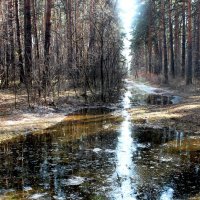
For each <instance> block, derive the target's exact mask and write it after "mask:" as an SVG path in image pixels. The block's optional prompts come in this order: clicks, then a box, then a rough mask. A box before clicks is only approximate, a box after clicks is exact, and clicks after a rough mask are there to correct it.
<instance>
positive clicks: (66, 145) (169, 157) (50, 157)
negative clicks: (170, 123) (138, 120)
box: [0, 88, 200, 200]
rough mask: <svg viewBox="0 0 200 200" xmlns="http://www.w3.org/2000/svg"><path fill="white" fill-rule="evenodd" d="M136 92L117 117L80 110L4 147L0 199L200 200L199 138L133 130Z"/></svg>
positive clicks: (101, 111)
mask: <svg viewBox="0 0 200 200" xmlns="http://www.w3.org/2000/svg"><path fill="white" fill-rule="evenodd" d="M131 90H132V88H128V90H127V92H126V94H125V96H124V98H123V101H122V104H123V109H122V110H121V111H118V112H117V114H116V113H115V112H113V110H110V109H108V108H100V109H98V108H95V109H82V110H80V111H78V112H76V113H74V114H71V115H69V116H67V117H66V119H65V121H63V122H62V123H60V124H58V125H56V126H54V127H51V128H49V129H47V130H44V131H43V134H38V133H35V134H34V133H33V135H27V136H26V137H25V138H21V139H18V140H15V141H12V142H8V143H5V144H2V145H1V146H0V199H1V200H4V199H6V200H9V199H47V200H48V199H58V200H62V199H63V200H64V199H71V200H79V199H84V200H105V199H109V200H133V199H142V200H143V199H152V200H153V199H160V200H168V199H190V198H192V197H195V198H194V199H200V196H199V194H200V168H199V167H200V137H198V136H195V135H193V134H188V133H183V132H178V131H176V130H171V129H169V128H166V129H149V128H138V127H135V126H134V125H133V124H132V123H131V119H130V116H129V114H128V112H127V110H128V109H129V108H130V107H131V102H132V99H133V98H134V95H133V93H131ZM119 113H120V114H119Z"/></svg>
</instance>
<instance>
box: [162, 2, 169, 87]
mask: <svg viewBox="0 0 200 200" xmlns="http://www.w3.org/2000/svg"><path fill="white" fill-rule="evenodd" d="M161 6H162V27H163V57H164V58H163V59H164V67H163V69H164V83H165V84H167V83H168V59H167V39H166V27H165V1H164V0H162V5H161Z"/></svg>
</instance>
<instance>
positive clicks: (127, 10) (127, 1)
mask: <svg viewBox="0 0 200 200" xmlns="http://www.w3.org/2000/svg"><path fill="white" fill-rule="evenodd" d="M118 7H119V16H120V19H121V22H122V26H123V28H124V32H125V33H126V38H125V40H124V45H125V47H124V52H123V55H124V56H125V57H126V59H127V65H128V67H129V65H130V61H131V56H130V55H129V54H130V49H129V47H130V44H131V42H130V41H129V40H130V39H131V35H130V32H131V26H132V22H133V19H134V16H135V14H136V9H137V3H136V0H118Z"/></svg>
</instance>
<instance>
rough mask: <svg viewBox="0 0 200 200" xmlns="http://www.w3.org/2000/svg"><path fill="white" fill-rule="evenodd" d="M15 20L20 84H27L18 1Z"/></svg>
mask: <svg viewBox="0 0 200 200" xmlns="http://www.w3.org/2000/svg"><path fill="white" fill-rule="evenodd" d="M15 20H16V29H17V44H18V57H19V58H18V59H19V61H18V68H19V70H20V83H25V75H24V67H23V57H22V45H21V34H20V25H19V24H20V23H19V4H18V0H15Z"/></svg>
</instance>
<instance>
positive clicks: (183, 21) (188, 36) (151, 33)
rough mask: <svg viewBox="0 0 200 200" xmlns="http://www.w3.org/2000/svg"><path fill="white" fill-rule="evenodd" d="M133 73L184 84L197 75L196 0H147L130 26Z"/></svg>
mask: <svg viewBox="0 0 200 200" xmlns="http://www.w3.org/2000/svg"><path fill="white" fill-rule="evenodd" d="M132 35H133V37H132V46H131V48H132V55H133V57H132V66H133V67H132V68H133V74H135V75H137V73H138V72H139V71H140V72H143V73H146V74H148V75H149V76H151V75H152V76H154V75H155V77H157V78H158V80H160V82H163V83H166V84H168V83H171V82H173V83H174V84H177V81H178V82H179V83H180V81H181V82H182V80H185V84H186V85H190V84H192V83H196V82H199V79H200V1H199V0H194V1H191V0H188V1H185V0H183V1H173V0H169V1H164V0H155V1H152V0H147V1H143V3H142V4H141V5H140V12H139V13H138V14H137V19H136V20H135V23H134V25H133V29H132Z"/></svg>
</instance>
